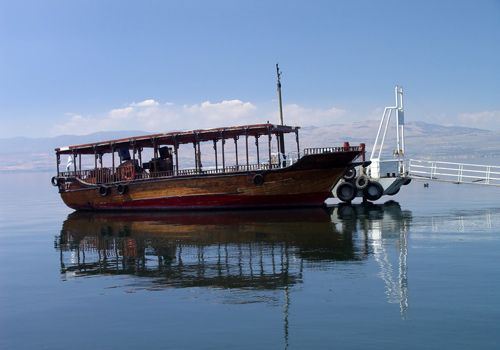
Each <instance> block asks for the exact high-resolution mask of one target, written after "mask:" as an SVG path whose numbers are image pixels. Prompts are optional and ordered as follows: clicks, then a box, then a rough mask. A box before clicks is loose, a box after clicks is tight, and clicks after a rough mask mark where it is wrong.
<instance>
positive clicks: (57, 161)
mask: <svg viewBox="0 0 500 350" xmlns="http://www.w3.org/2000/svg"><path fill="white" fill-rule="evenodd" d="M59 164H61V155H60V154H59V153H56V167H57V177H59Z"/></svg>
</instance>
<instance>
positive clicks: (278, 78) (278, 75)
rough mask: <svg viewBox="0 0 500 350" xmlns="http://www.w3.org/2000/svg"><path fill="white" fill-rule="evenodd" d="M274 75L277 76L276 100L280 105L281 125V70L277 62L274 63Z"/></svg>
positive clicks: (281, 116)
mask: <svg viewBox="0 0 500 350" xmlns="http://www.w3.org/2000/svg"><path fill="white" fill-rule="evenodd" d="M276 77H277V88H278V102H279V105H280V123H281V125H283V101H282V99H281V72H280V67H279V66H278V63H276Z"/></svg>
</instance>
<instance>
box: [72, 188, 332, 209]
mask: <svg viewBox="0 0 500 350" xmlns="http://www.w3.org/2000/svg"><path fill="white" fill-rule="evenodd" d="M329 195H330V193H329V192H326V193H325V192H321V193H309V194H291V195H274V196H242V195H202V196H184V197H169V198H155V199H144V200H136V201H128V202H123V203H106V204H100V205H97V206H96V207H95V208H93V209H108V210H128V209H134V210H138V209H139V210H140V209H143V210H151V209H163V210H183V209H229V208H235V209H236V208H256V207H260V208H262V207H276V208H280V207H281V208H282V207H298V206H308V207H312V206H315V207H319V206H322V205H323V203H324V201H325V200H326V199H327V198H328V197H329ZM75 209H89V208H75Z"/></svg>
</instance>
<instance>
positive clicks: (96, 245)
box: [56, 201, 411, 317]
mask: <svg viewBox="0 0 500 350" xmlns="http://www.w3.org/2000/svg"><path fill="white" fill-rule="evenodd" d="M410 222H411V213H410V212H407V211H402V210H401V208H400V206H399V204H398V203H396V202H392V201H391V202H387V203H385V204H381V205H376V204H365V205H363V204H359V205H352V206H351V205H340V206H335V207H332V208H328V209H306V210H299V209H296V210H286V211H276V210H272V211H219V212H192V213H186V212H182V213H181V212H174V213H165V212H151V213H91V212H75V213H72V214H70V215H69V216H68V218H67V220H66V221H65V222H64V224H63V227H62V230H61V235H60V236H58V237H57V239H56V247H57V249H58V250H59V251H60V262H61V273H62V275H63V278H69V277H77V276H89V275H97V274H99V275H119V274H124V275H132V276H139V277H146V278H143V279H141V283H139V284H137V283H136V284H134V285H133V286H132V287H134V288H139V289H164V288H184V287H214V288H224V289H226V288H237V289H257V290H276V289H283V290H285V303H286V304H288V302H289V298H288V289H289V288H290V287H291V286H293V285H296V284H299V283H302V282H303V274H304V266H305V267H306V268H308V267H309V268H315V267H320V268H325V267H328V266H330V267H332V266H333V267H334V266H335V264H332V262H339V261H342V262H349V261H366V260H368V257H369V256H372V257H373V259H374V260H375V261H376V263H377V264H378V266H379V270H380V272H379V276H380V277H381V279H382V280H383V282H384V284H385V288H386V295H387V301H388V302H390V303H399V304H400V309H401V314H402V317H405V314H406V310H407V308H408V296H407V295H408V293H407V289H408V283H407V280H408V277H407V267H406V263H407V258H406V256H407V236H408V228H409V225H410ZM394 248H395V249H396V252H397V258H396V259H394V256H395V255H394ZM391 260H392V262H391ZM394 260H398V262H395V261H394ZM396 265H397V267H396ZM127 287H130V285H128V286H127Z"/></svg>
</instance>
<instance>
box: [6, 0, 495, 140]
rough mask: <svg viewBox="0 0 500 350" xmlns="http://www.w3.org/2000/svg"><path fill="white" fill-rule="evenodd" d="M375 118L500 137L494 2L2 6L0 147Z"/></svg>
mask: <svg viewBox="0 0 500 350" xmlns="http://www.w3.org/2000/svg"><path fill="white" fill-rule="evenodd" d="M276 63H279V64H280V68H281V70H282V71H283V77H282V83H283V100H284V104H285V108H284V112H285V122H286V123H288V124H298V125H303V126H305V125H316V126H321V125H328V124H334V123H346V122H349V121H351V120H364V119H375V118H377V119H378V118H380V117H381V111H382V109H383V107H384V106H387V105H393V104H394V102H393V101H394V96H393V94H394V86H395V85H396V84H400V85H402V86H403V87H404V89H405V116H406V120H407V121H424V122H429V123H439V124H443V125H458V126H469V127H478V128H484V129H493V130H500V84H499V82H500V0H478V1H459V0H456V1H446V0H442V1H437V0H435V1H426V0H420V1H402V0H399V1H385V0H380V1H373V0H345V1H334V0H330V1H315V0H310V1H293V0H288V1H271V0H268V1H259V0H254V1H234V0H233V1H222V0H212V1H190V0H183V1H147V0H142V1H124V0H120V1H106V0H98V1H93V0H86V1H78V0H75V1H66V0H61V1H52V0H46V1H23V0H16V1H4V0H0V121H1V124H0V125H1V126H0V137H12V136H28V137H40V136H55V135H61V134H86V133H91V132H95V131H106V130H141V131H155V132H159V131H172V130H181V129H192V128H202V127H220V126H229V125H237V124H244V123H251V122H265V121H267V120H270V121H271V122H278V120H279V118H278V114H277V97H276V76H275V64H276Z"/></svg>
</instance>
